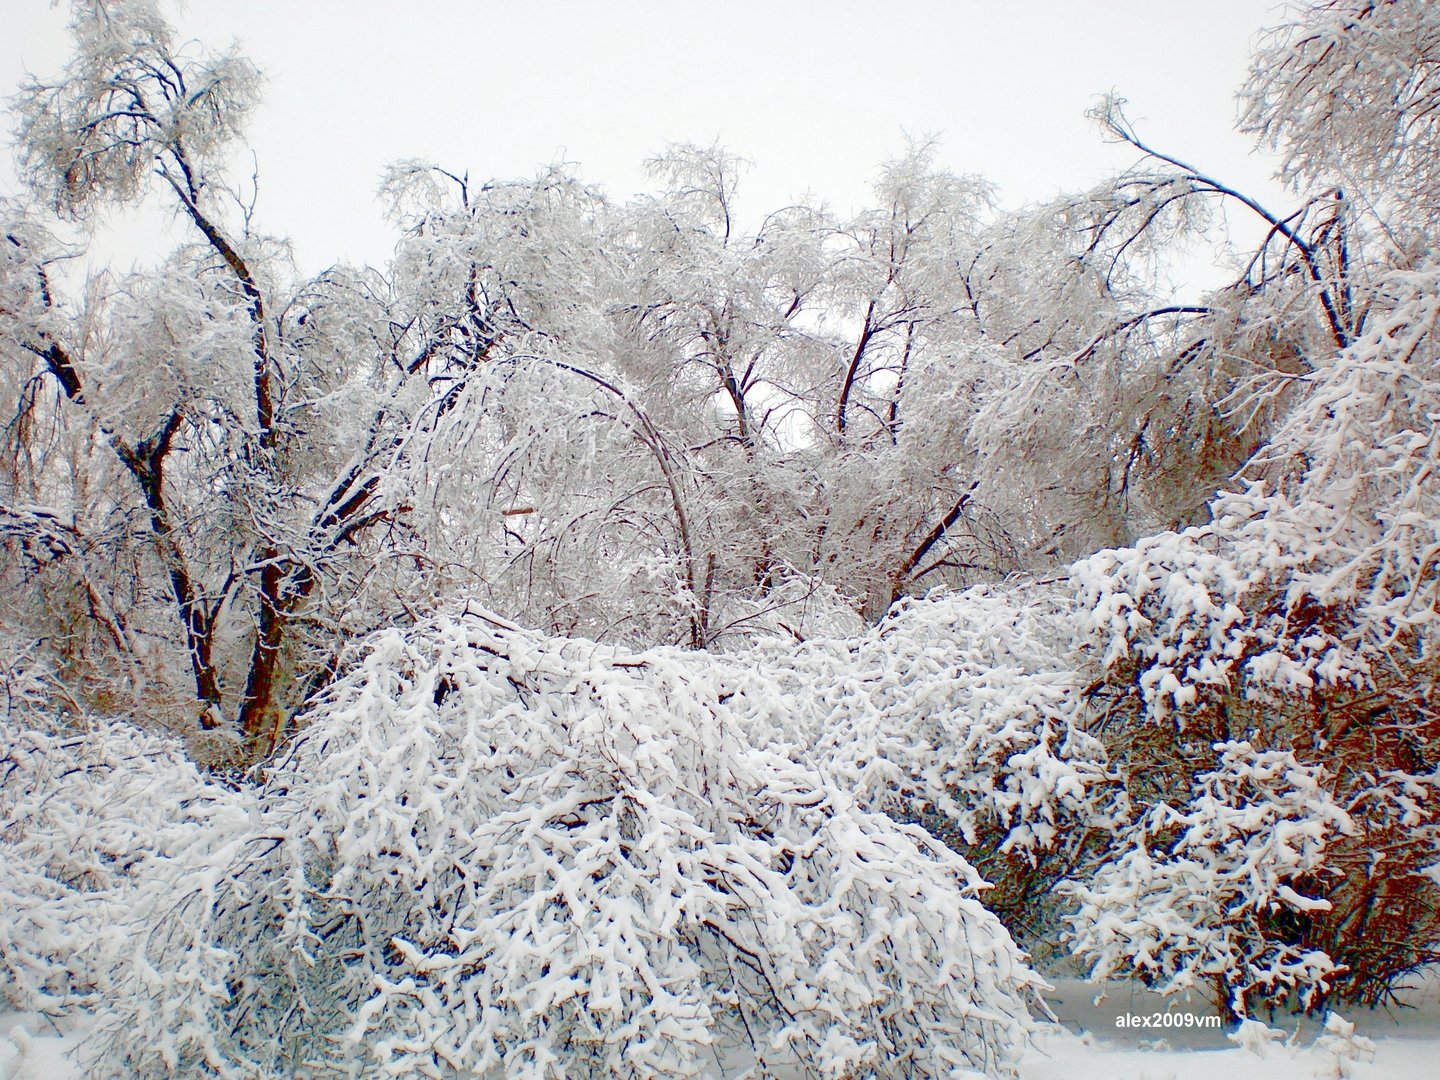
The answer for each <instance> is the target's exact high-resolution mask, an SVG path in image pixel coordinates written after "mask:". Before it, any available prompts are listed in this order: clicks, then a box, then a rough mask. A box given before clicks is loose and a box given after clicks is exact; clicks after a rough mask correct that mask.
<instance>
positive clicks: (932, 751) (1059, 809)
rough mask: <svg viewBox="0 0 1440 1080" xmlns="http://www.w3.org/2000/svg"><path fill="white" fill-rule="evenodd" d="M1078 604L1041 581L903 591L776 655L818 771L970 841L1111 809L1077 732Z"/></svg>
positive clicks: (1032, 833) (1006, 844) (1048, 832)
mask: <svg viewBox="0 0 1440 1080" xmlns="http://www.w3.org/2000/svg"><path fill="white" fill-rule="evenodd" d="M1078 624H1079V619H1078V616H1077V612H1076V609H1075V607H1074V605H1073V603H1071V602H1069V601H1068V600H1067V599H1066V598H1065V597H1064V596H1063V595H1061V594H1059V593H1058V592H1056V591H1055V590H1052V589H1045V588H1042V587H1038V586H1032V587H1021V586H1015V587H1010V588H987V587H978V588H973V589H969V590H967V591H965V592H963V593H941V594H937V595H935V596H933V597H932V598H930V599H927V600H913V599H906V600H904V601H902V602H901V603H900V604H898V605H897V607H896V609H895V610H894V611H893V612H892V614H891V615H890V616H888V617H887V618H886V619H885V620H884V621H883V622H882V623H881V624H880V625H879V626H877V627H876V628H875V629H874V630H872V631H870V632H869V633H867V634H865V635H862V636H861V637H859V638H856V639H854V640H851V641H821V642H813V643H809V644H807V645H805V646H802V647H800V648H799V649H798V650H790V649H787V650H785V651H784V654H783V659H782V660H781V664H783V665H784V668H785V669H788V670H783V669H782V670H781V671H780V672H777V674H779V676H780V677H781V678H783V679H789V680H793V681H794V682H795V683H796V684H797V690H796V692H797V693H798V694H802V695H803V696H804V698H805V700H806V702H807V705H808V707H807V719H808V721H809V724H810V730H811V732H812V737H813V738H814V740H815V745H816V751H817V753H818V754H819V755H820V756H821V758H822V759H823V760H824V762H825V764H826V768H827V770H829V771H830V773H831V775H832V776H834V777H835V778H836V779H837V780H839V781H842V782H843V783H844V785H845V787H847V788H848V789H850V790H852V791H854V792H855V793H856V795H857V797H858V798H861V799H862V800H864V801H866V802H867V803H868V804H869V805H871V806H873V807H874V808H876V809H885V810H889V811H893V812H897V813H899V814H906V813H913V812H915V811H916V810H917V809H933V810H934V811H936V812H937V813H939V814H940V815H941V816H942V817H944V818H945V819H946V820H947V821H948V822H949V823H950V824H951V825H952V826H953V827H954V829H955V830H956V831H957V832H958V833H959V834H960V836H961V837H963V839H964V840H965V841H967V842H969V843H974V842H975V841H976V839H977V837H978V836H979V835H980V834H981V833H982V832H985V831H989V830H990V829H992V828H993V829H998V837H997V844H998V846H999V847H1000V849H1001V850H1003V851H1006V852H1008V851H1012V850H1013V851H1017V852H1029V851H1033V850H1035V849H1043V848H1046V847H1049V846H1050V845H1051V844H1053V843H1054V842H1055V841H1056V839H1057V837H1058V835H1059V833H1060V832H1061V831H1063V830H1064V829H1065V828H1067V827H1069V826H1070V825H1072V824H1073V823H1074V822H1076V821H1084V822H1086V823H1087V824H1089V823H1096V822H1107V823H1108V822H1113V821H1114V820H1115V819H1116V815H1117V814H1118V813H1119V812H1120V807H1119V805H1118V804H1117V803H1116V802H1115V801H1114V800H1115V797H1116V794H1117V792H1116V790H1115V785H1114V784H1113V779H1114V777H1113V775H1112V774H1111V773H1110V772H1109V770H1108V769H1107V768H1106V765H1105V752H1104V749H1103V747H1102V746H1101V744H1100V742H1099V740H1097V739H1095V738H1093V737H1092V736H1090V735H1089V734H1087V733H1086V731H1085V730H1084V723H1085V720H1086V715H1085V711H1084V702H1083V693H1082V691H1083V686H1084V683H1083V681H1082V679H1081V676H1080V675H1079V674H1078V673H1077V671H1076V658H1075V656H1074V654H1073V652H1071V650H1070V642H1071V640H1072V639H1073V637H1074V636H1076V629H1077V626H1078Z"/></svg>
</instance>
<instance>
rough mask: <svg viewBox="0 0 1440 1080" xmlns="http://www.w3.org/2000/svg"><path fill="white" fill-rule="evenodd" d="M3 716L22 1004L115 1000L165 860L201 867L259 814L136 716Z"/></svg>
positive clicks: (6, 819)
mask: <svg viewBox="0 0 1440 1080" xmlns="http://www.w3.org/2000/svg"><path fill="white" fill-rule="evenodd" d="M9 704H10V706H11V707H10V708H7V709H5V710H3V711H0V755H3V756H0V866H3V867H4V871H3V873H0V986H3V988H4V995H5V998H6V999H7V1000H8V1003H9V1004H11V1005H13V1006H15V1007H17V1008H19V1009H22V1010H26V1011H29V1010H36V1011H41V1012H45V1013H47V1014H52V1015H59V1014H62V1013H64V1012H65V1011H67V1010H69V1009H72V1008H75V1007H77V1006H78V1007H84V1006H94V1005H99V1004H103V1002H104V1000H105V998H106V996H107V995H108V994H109V993H111V992H112V991H113V990H114V988H115V986H116V985H117V981H119V980H123V979H124V978H125V977H126V973H125V970H124V969H125V967H126V965H127V964H128V962H129V960H128V956H127V954H128V952H129V944H128V942H129V932H130V931H129V930H128V929H127V927H128V926H129V924H130V923H131V922H132V921H133V920H134V918H135V917H136V914H137V913H138V912H143V911H145V910H147V909H148V908H150V907H151V906H152V905H154V904H157V903H165V902H166V899H167V898H166V896H165V889H164V877H165V868H166V867H168V866H169V865H171V864H172V862H174V861H176V860H188V861H190V862H194V863H198V862H200V861H202V860H204V859H205V858H206V857H207V856H208V855H210V854H211V853H212V849H211V846H210V845H211V843H212V841H213V840H215V839H216V838H217V837H224V836H226V835H227V834H228V833H229V832H230V831H231V830H233V829H236V828H239V827H241V826H242V825H243V824H244V823H245V822H246V820H247V810H246V802H247V800H246V797H245V795H244V793H243V792H240V791H237V790H234V789H231V788H228V787H225V786H222V785H220V784H217V783H214V782H212V781H210V780H208V779H207V778H206V777H204V776H203V775H202V774H201V773H200V772H199V771H198V770H197V769H196V768H195V766H194V765H193V764H192V763H191V762H189V761H187V760H186V759H185V757H184V754H183V750H182V748H181V747H180V746H178V745H176V744H174V743H173V742H171V741H170V740H166V739H164V738H161V737H158V736H155V735H150V734H145V733H143V732H140V731H138V730H137V729H135V728H133V727H131V726H130V725H128V724H125V723H121V722H115V721H109V720H104V719H96V718H90V719H86V720H84V721H83V722H81V721H75V720H71V721H69V722H61V721H60V720H59V719H57V718H56V717H55V716H54V715H51V714H50V713H48V712H47V711H45V710H43V709H41V708H39V707H29V706H30V705H36V706H38V705H39V703H38V702H32V703H27V707H21V708H17V707H15V706H16V700H15V697H14V696H13V695H12V696H11V697H10V698H9Z"/></svg>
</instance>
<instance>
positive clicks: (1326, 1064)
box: [0, 973, 1440, 1080]
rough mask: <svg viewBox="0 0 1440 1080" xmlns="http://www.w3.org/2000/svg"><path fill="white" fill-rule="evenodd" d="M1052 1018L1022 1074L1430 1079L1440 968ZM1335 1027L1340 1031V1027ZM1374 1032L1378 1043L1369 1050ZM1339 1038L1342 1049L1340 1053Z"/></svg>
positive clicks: (58, 1045)
mask: <svg viewBox="0 0 1440 1080" xmlns="http://www.w3.org/2000/svg"><path fill="white" fill-rule="evenodd" d="M1052 982H1054V983H1055V992H1054V993H1053V994H1051V995H1049V1003H1050V1007H1051V1009H1052V1010H1053V1011H1054V1013H1055V1015H1056V1018H1057V1019H1058V1020H1059V1021H1060V1023H1059V1024H1058V1025H1053V1026H1052V1025H1047V1026H1046V1029H1045V1030H1044V1031H1043V1032H1042V1034H1041V1035H1040V1037H1039V1038H1038V1039H1037V1040H1036V1044H1035V1046H1034V1047H1033V1048H1032V1049H1031V1050H1030V1051H1029V1052H1028V1053H1027V1054H1026V1055H1025V1057H1024V1058H1023V1060H1022V1062H1021V1068H1020V1076H1021V1080H1221V1078H1223V1080H1328V1078H1333V1077H1350V1078H1353V1080H1430V1078H1433V1077H1436V1076H1440V973H1434V974H1432V976H1431V977H1430V978H1427V979H1425V980H1423V982H1421V983H1420V984H1419V985H1417V987H1416V988H1415V989H1413V990H1412V991H1410V992H1409V993H1408V994H1407V995H1406V1005H1407V1007H1405V1008H1400V1009H1391V1010H1383V1009H1381V1010H1375V1011H1371V1010H1368V1009H1360V1010H1354V1011H1353V1012H1352V1013H1351V1014H1350V1016H1349V1017H1347V1019H1348V1020H1350V1021H1353V1023H1354V1026H1355V1035H1356V1036H1358V1039H1355V1040H1349V1041H1348V1043H1347V1041H1345V1040H1339V1039H1334V1038H1333V1037H1332V1040H1331V1042H1330V1043H1329V1044H1328V1045H1317V1040H1320V1039H1323V1037H1324V1036H1325V1035H1326V1032H1325V1031H1324V1029H1323V1027H1322V1025H1320V1024H1318V1023H1316V1022H1313V1021H1305V1022H1301V1023H1297V1021H1296V1019H1295V1018H1293V1017H1290V1018H1280V1017H1277V1018H1275V1019H1274V1020H1273V1021H1271V1023H1272V1024H1273V1027H1272V1028H1271V1030H1270V1031H1269V1032H1268V1033H1267V1032H1263V1031H1260V1030H1259V1029H1258V1028H1257V1029H1255V1030H1254V1032H1253V1034H1252V1035H1251V1037H1250V1038H1249V1039H1245V1040H1240V1041H1243V1042H1246V1043H1247V1044H1248V1045H1239V1044H1238V1043H1237V1040H1236V1039H1235V1038H1234V1037H1232V1036H1231V1034H1230V1033H1227V1032H1226V1031H1223V1030H1215V1029H1212V1028H1208V1027H1202V1026H1200V1019H1199V1018H1201V1017H1204V1016H1205V1015H1207V1014H1206V1010H1205V1007H1204V1005H1203V1004H1202V1003H1199V1002H1197V1003H1194V1004H1193V1005H1187V1004H1186V1003H1184V1002H1179V1001H1174V1000H1167V999H1165V998H1161V997H1159V996H1158V995H1155V994H1151V993H1148V992H1147V991H1145V990H1143V989H1140V988H1138V987H1134V986H1132V985H1130V984H1124V983H1118V982H1117V983H1110V984H1108V985H1107V986H1106V987H1105V988H1104V993H1103V994H1101V993H1100V992H1099V991H1100V989H1101V988H1099V987H1097V986H1094V985H1092V984H1089V983H1085V982H1082V981H1080V980H1078V979H1053V980H1052ZM1164 1013H1171V1014H1176V1015H1180V1016H1183V1015H1185V1014H1190V1015H1193V1016H1194V1017H1196V1020H1195V1021H1194V1022H1192V1023H1190V1024H1189V1025H1187V1024H1186V1023H1185V1022H1184V1021H1180V1022H1179V1023H1178V1024H1176V1023H1175V1022H1174V1021H1169V1022H1166V1024H1167V1026H1165V1027H1164V1028H1163V1029H1161V1030H1156V1029H1155V1028H1153V1027H1152V1028H1145V1027H1128V1026H1126V1027H1121V1026H1118V1025H1117V1020H1119V1019H1121V1018H1124V1017H1127V1016H1140V1017H1148V1016H1154V1015H1156V1014H1164ZM0 1033H4V1034H0V1080H79V1078H80V1077H81V1075H82V1073H81V1070H80V1068H79V1066H78V1065H77V1064H76V1063H75V1061H74V1060H73V1054H72V1052H73V1051H74V1050H75V1048H76V1047H77V1046H78V1045H79V1043H80V1040H81V1039H82V1038H83V1036H84V1031H83V1029H80V1028H70V1029H65V1028H63V1027H62V1028H56V1027H55V1026H54V1025H52V1024H50V1023H49V1022H48V1021H47V1020H45V1019H44V1018H43V1017H38V1016H35V1015H23V1014H18V1013H0ZM1332 1036H1333V1033H1332ZM1364 1040H1369V1041H1370V1042H1371V1043H1373V1046H1374V1049H1373V1052H1370V1051H1367V1050H1366V1048H1365V1045H1364ZM1337 1048H1338V1049H1339V1052H1338V1053H1337Z"/></svg>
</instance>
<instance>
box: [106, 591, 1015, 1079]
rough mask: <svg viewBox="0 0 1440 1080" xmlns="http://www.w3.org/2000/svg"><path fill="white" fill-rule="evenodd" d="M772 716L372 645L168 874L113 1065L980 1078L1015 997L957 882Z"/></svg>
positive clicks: (703, 687) (404, 643)
mask: <svg viewBox="0 0 1440 1080" xmlns="http://www.w3.org/2000/svg"><path fill="white" fill-rule="evenodd" d="M791 704H792V703H791V702H789V701H786V700H783V699H782V697H781V695H780V692H779V688H778V686H772V687H771V690H770V692H767V691H766V690H765V688H764V686H763V683H762V682H758V681H757V679H756V676H755V672H754V670H753V667H752V666H750V665H747V664H746V662H745V661H743V660H733V661H732V660H727V659H725V658H716V657H714V656H710V655H706V654H695V653H682V652H679V651H674V650H653V651H650V652H645V653H638V654H635V653H627V652H623V651H620V650H617V649H615V648H612V647H606V646H600V645H596V644H594V643H591V642H586V641H578V640H563V639H550V638H545V637H542V636H540V635H536V634H533V633H529V632H524V631H520V630H517V629H515V628H513V627H511V626H509V625H507V624H503V623H500V622H498V621H496V620H493V619H491V618H489V617H487V616H484V615H478V614H470V613H465V614H461V615H457V616H455V617H452V618H438V619H436V620H434V621H431V622H428V623H425V624H422V625H420V626H419V627H418V628H416V629H415V630H413V631H410V632H406V633H402V632H399V631H388V632H384V633H382V634H380V635H378V636H377V637H375V638H374V639H372V641H371V642H370V645H369V647H368V651H367V652H366V654H365V655H364V657H363V659H361V660H360V661H359V663H358V666H357V667H356V668H355V670H354V671H353V673H352V674H350V675H349V676H347V677H346V678H344V679H343V680H341V681H340V682H339V683H338V684H337V685H336V686H335V687H334V688H333V689H332V690H331V691H330V692H329V693H328V694H327V695H326V697H325V699H324V700H323V702H322V703H321V704H319V705H318V706H317V707H316V708H315V710H314V711H313V713H312V714H311V716H310V717H309V719H308V726H307V730H306V731H305V733H304V734H303V735H302V736H301V737H300V738H299V739H298V740H297V741H296V742H295V743H294V744H293V745H292V747H291V749H290V751H289V753H288V754H287V755H286V756H285V757H284V758H283V760H280V761H279V762H277V763H276V764H275V765H274V766H273V767H272V768H271V769H270V770H269V773H268V776H267V779H266V782H265V786H264V788H263V790H262V792H261V794H260V803H259V812H258V813H257V814H256V815H255V816H254V818H253V819H252V820H251V821H250V823H249V824H248V826H247V827H245V828H242V829H239V830H238V831H236V832H234V833H233V834H232V835H231V837H230V840H229V843H228V845H227V846H226V847H225V849H224V851H222V852H219V855H220V856H221V857H220V858H219V859H218V861H217V859H216V858H215V856H214V855H213V854H212V855H211V856H210V857H208V858H207V859H206V860H205V861H203V862H196V863H192V864H190V865H187V866H184V867H183V868H182V869H181V870H180V871H179V872H178V873H176V874H175V875H174V878H173V882H172V884H171V896H170V900H169V905H168V906H167V908H166V909H164V910H159V911H157V912H156V913H155V917H154V919H153V920H152V922H151V925H150V928H149V931H148V933H147V935H146V937H145V938H144V939H143V942H142V944H141V947H140V950H139V951H140V956H139V959H138V961H137V964H136V965H135V967H134V969H133V971H134V974H133V977H132V978H131V979H130V980H129V982H128V983H127V985H125V986H124V987H122V988H121V991H120V992H119V993H117V995H116V997H115V1000H114V1003H113V1007H112V1009H111V1010H110V1013H109V1015H108V1016H106V1017H104V1018H102V1024H101V1028H102V1038H103V1039H104V1040H106V1051H105V1052H106V1054H107V1059H106V1060H107V1062H108V1064H109V1065H110V1067H114V1068H124V1069H125V1071H126V1072H127V1074H129V1075H137V1076H147V1075H164V1074H166V1073H167V1072H168V1071H173V1070H175V1069H179V1070H181V1071H184V1070H186V1069H189V1070H200V1069H206V1070H210V1071H213V1072H214V1073H215V1074H218V1075H220V1076H233V1077H241V1076H245V1077H253V1076H275V1075H291V1074H292V1073H293V1072H294V1071H295V1070H297V1069H299V1070H301V1071H303V1072H305V1073H306V1075H310V1076H322V1075H331V1074H333V1075H355V1074H356V1073H359V1074H384V1075H407V1076H449V1075H459V1074H463V1075H472V1074H473V1075H493V1076H501V1075H503V1076H507V1077H525V1076H532V1077H560V1076H569V1077H576V1076H602V1075H616V1076H619V1075H624V1076H656V1077H659V1076H695V1075H704V1074H707V1073H708V1074H711V1075H725V1076H735V1075H741V1074H746V1075H755V1076H762V1075H771V1074H772V1073H774V1072H775V1071H778V1070H784V1069H791V1070H794V1074H795V1075H805V1076H824V1077H847V1076H860V1075H865V1076H910V1077H923V1076H933V1077H940V1076H951V1075H953V1074H955V1073H956V1072H957V1071H959V1070H963V1069H967V1068H969V1069H975V1070H980V1071H982V1072H984V1073H986V1074H988V1075H992V1076H994V1075H1002V1074H1005V1073H1006V1072H1007V1071H1008V1070H1009V1068H1010V1062H1011V1061H1012V1060H1013V1057H1014V1055H1015V1053H1016V1052H1017V1051H1018V1050H1019V1048H1020V1044H1021V1043H1022V1041H1023V1040H1024V1038H1025V1033H1026V1030H1027V1028H1028V1013H1027V998H1028V996H1029V993H1030V992H1031V990H1032V989H1033V988H1035V987H1036V986H1038V985H1039V980H1038V977H1037V976H1035V975H1034V974H1033V973H1032V972H1031V971H1030V970H1029V969H1028V968H1027V967H1026V966H1025V965H1024V963H1023V960H1022V957H1021V955H1020V954H1019V953H1018V951H1017V950H1016V948H1015V946H1014V945H1013V943H1012V942H1011V940H1010V937H1009V935H1008V934H1007V933H1006V932H1005V930H1004V928H1003V927H1002V926H1001V925H1000V923H999V922H998V921H997V920H996V918H995V917H994V916H993V915H991V914H990V913H989V912H987V911H986V910H985V909H984V908H983V907H982V906H981V904H980V903H979V901H978V900H977V899H975V893H976V891H977V889H978V888H979V886H980V882H979V879H978V877H977V875H976V874H975V872H974V871H973V870H972V869H971V868H970V866H969V865H968V864H967V863H966V862H965V861H964V860H963V859H961V858H960V857H959V856H958V855H956V854H954V853H953V852H951V851H950V850H949V849H947V848H946V847H945V846H944V845H942V844H941V843H939V842H938V841H936V840H935V839H933V838H932V837H931V836H930V835H929V834H927V833H925V832H924V831H923V830H921V829H919V828H917V827H914V826H906V825H901V824H897V823H895V822H894V821H892V820H891V819H890V818H888V817H886V816H884V815H882V814H879V813H876V812H873V811H870V810H867V809H864V808H863V807H861V806H860V805H858V804H857V801H856V799H855V798H854V797H853V796H852V794H851V793H850V792H849V791H848V790H847V789H846V787H845V786H844V785H841V784H837V783H836V782H835V781H834V780H833V779H832V778H829V777H827V775H826V773H825V771H824V770H822V769H820V768H818V767H816V765H814V764H813V763H812V762H811V761H810V760H809V754H808V751H807V750H806V749H805V748H804V747H801V746H796V745H793V744H787V743H786V742H784V741H783V732H784V731H785V730H786V729H787V728H792V727H794V724H793V722H792V721H791V720H790V718H788V717H787V715H786V711H787V709H789V708H790V707H791ZM746 1070H751V1071H750V1072H748V1073H747V1072H746Z"/></svg>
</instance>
